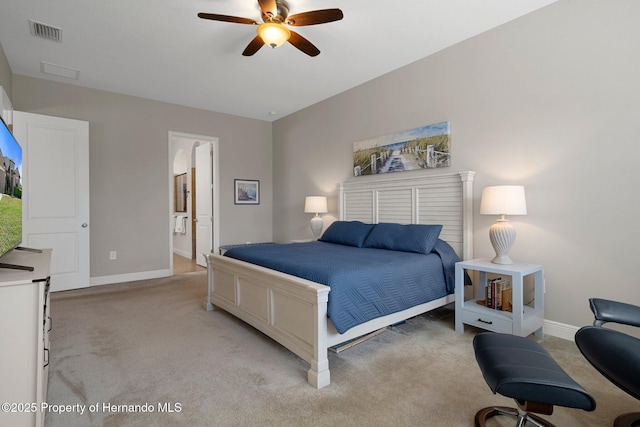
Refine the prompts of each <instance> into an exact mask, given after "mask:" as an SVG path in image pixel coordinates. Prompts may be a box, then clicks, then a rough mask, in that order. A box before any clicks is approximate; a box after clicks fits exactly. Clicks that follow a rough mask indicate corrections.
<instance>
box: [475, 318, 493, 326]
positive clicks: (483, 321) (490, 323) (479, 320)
mask: <svg viewBox="0 0 640 427" xmlns="http://www.w3.org/2000/svg"><path fill="white" fill-rule="evenodd" d="M478 322H482V323H486V324H487V325H493V322H492V321H490V320H489V321H487V320H482V319H481V318H479V317H478Z"/></svg>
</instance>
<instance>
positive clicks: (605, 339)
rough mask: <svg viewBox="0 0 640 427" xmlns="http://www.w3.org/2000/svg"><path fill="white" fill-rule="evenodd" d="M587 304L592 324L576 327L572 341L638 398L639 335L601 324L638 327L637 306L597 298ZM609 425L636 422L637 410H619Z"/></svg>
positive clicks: (623, 426) (618, 426) (639, 423)
mask: <svg viewBox="0 0 640 427" xmlns="http://www.w3.org/2000/svg"><path fill="white" fill-rule="evenodd" d="M589 304H590V307H591V311H593V314H594V316H595V320H594V322H593V324H594V325H595V326H585V327H583V328H580V330H579V331H578V333H576V337H575V340H576V345H577V346H578V348H579V349H580V351H581V352H582V354H583V355H584V357H585V358H586V359H587V360H588V361H589V362H590V363H591V364H592V365H593V367H594V368H596V369H597V370H598V371H599V372H600V373H601V374H602V375H604V376H605V377H606V378H607V379H608V380H609V381H611V382H612V383H613V384H615V385H617V386H618V387H619V388H620V389H621V390H624V391H625V392H627V393H628V394H629V395H631V396H633V397H635V398H636V399H640V339H638V338H636V337H634V336H631V335H628V334H625V333H623V332H619V331H616V330H614V329H608V328H605V327H603V325H604V324H605V323H608V322H612V323H620V324H623V325H630V326H637V327H640V307H638V306H636V305H631V304H626V303H623V302H618V301H611V300H605V299H601V298H591V299H590V300H589ZM613 425H614V426H615V427H628V426H640V412H631V413H627V414H622V415H620V416H619V417H618V418H616V419H615V421H614V423H613Z"/></svg>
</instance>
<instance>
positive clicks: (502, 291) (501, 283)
mask: <svg viewBox="0 0 640 427" xmlns="http://www.w3.org/2000/svg"><path fill="white" fill-rule="evenodd" d="M512 302H513V294H512V289H511V283H510V282H509V281H508V280H504V279H502V278H501V277H497V278H495V279H490V280H488V281H487V286H486V288H485V299H484V301H479V303H481V304H483V305H485V306H486V307H488V308H492V309H494V310H501V311H512V310H513V308H512Z"/></svg>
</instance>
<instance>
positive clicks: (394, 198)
mask: <svg viewBox="0 0 640 427" xmlns="http://www.w3.org/2000/svg"><path fill="white" fill-rule="evenodd" d="M474 176H475V172H473V171H466V172H459V173H451V174H443V175H427V176H418V177H408V178H402V177H401V178H387V179H376V180H372V179H369V180H362V178H360V179H357V180H353V181H348V182H343V183H341V184H340V219H341V220H343V221H362V222H366V223H372V224H377V223H380V222H394V223H400V224H442V232H441V233H440V238H441V239H442V240H444V241H446V242H447V243H449V244H450V245H451V246H452V247H453V249H454V250H455V251H456V253H457V254H458V256H460V258H461V259H471V258H473V178H474Z"/></svg>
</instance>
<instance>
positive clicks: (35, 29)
mask: <svg viewBox="0 0 640 427" xmlns="http://www.w3.org/2000/svg"><path fill="white" fill-rule="evenodd" d="M29 27H30V28H31V35H33V36H36V37H40V38H43V39H47V40H51V41H54V42H62V30H61V29H60V28H56V27H53V26H51V25H48V24H43V23H42V22H38V21H34V20H32V19H30V20H29Z"/></svg>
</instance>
